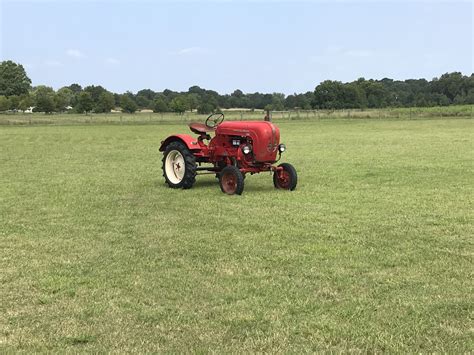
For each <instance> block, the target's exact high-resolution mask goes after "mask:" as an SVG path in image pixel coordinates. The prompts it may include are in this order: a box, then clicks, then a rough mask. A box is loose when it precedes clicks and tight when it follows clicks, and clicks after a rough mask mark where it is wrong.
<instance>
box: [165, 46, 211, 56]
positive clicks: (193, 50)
mask: <svg viewBox="0 0 474 355" xmlns="http://www.w3.org/2000/svg"><path fill="white" fill-rule="evenodd" d="M209 52H210V51H209V49H206V48H202V47H188V48H183V49H180V50H178V51H176V52H172V54H177V55H191V54H207V53H209Z"/></svg>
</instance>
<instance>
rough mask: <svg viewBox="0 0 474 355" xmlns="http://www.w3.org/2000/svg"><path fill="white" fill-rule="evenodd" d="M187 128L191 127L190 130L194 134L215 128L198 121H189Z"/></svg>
mask: <svg viewBox="0 0 474 355" xmlns="http://www.w3.org/2000/svg"><path fill="white" fill-rule="evenodd" d="M189 128H190V129H191V131H192V132H194V133H196V134H203V133H207V132H212V131H215V130H216V128H215V127H208V126H206V125H205V124H204V123H200V122H191V123H190V124H189Z"/></svg>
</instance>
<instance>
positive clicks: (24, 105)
mask: <svg viewBox="0 0 474 355" xmlns="http://www.w3.org/2000/svg"><path fill="white" fill-rule="evenodd" d="M34 104H35V103H34V100H33V97H31V96H30V95H29V94H26V95H22V96H21V100H20V103H19V105H18V108H19V109H20V110H22V111H26V110H28V109H29V108H30V107H32V106H34Z"/></svg>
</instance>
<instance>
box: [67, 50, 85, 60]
mask: <svg viewBox="0 0 474 355" xmlns="http://www.w3.org/2000/svg"><path fill="white" fill-rule="evenodd" d="M66 54H67V55H68V56H70V57H74V58H83V57H85V55H84V53H82V52H81V51H80V50H79V49H68V50H67V51H66Z"/></svg>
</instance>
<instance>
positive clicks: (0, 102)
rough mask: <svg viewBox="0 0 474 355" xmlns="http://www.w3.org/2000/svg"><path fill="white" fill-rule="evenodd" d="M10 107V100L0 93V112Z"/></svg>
mask: <svg viewBox="0 0 474 355" xmlns="http://www.w3.org/2000/svg"><path fill="white" fill-rule="evenodd" d="M9 109H10V101H9V100H8V97H6V96H4V95H1V96H0V112H3V111H8V110H9Z"/></svg>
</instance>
